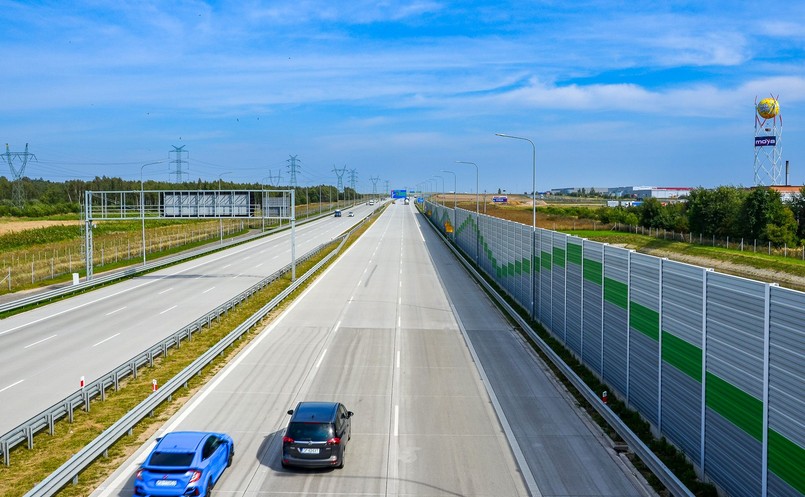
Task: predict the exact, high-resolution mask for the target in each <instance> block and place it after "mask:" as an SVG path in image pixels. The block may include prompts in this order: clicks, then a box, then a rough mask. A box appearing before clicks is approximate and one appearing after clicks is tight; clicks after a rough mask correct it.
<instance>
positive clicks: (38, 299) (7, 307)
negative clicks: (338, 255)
mask: <svg viewBox="0 0 805 497" xmlns="http://www.w3.org/2000/svg"><path fill="white" fill-rule="evenodd" d="M329 215H330V214H329V213H326V214H319V215H314V216H310V217H308V218H305V219H304V220H302V221H299V222H298V223H297V224H305V223H309V222H311V221H315V220H317V219H321V218H324V217H327V216H329ZM285 229H288V226H281V227H278V228H274V229H271V230H267V231H263V232H260V233H255V234H253V235H248V236H245V237H241V238H233V239H230V240H228V241H226V242H224V243H218V244H216V243H215V242H213V243H211V244H209V245H206V246H204V247H202V248H200V249H197V250H193V251H191V252H185V253H182V254H177V255H174V256H170V257H166V258H164V259H159V260H156V261H154V262H149V263H146V264H145V265H138V266H133V267H128V268H126V269H123V270H121V271H115V272H111V273H106V274H104V275H101V276H93V278H92V279H91V280H89V281H83V282H81V283H79V284H77V285H68V286H64V287H61V288H57V289H55V290H50V291H47V292H42V293H37V294H35V295H31V296H29V297H23V298H21V299H17V300H13V301H11V302H6V303H4V304H0V314H2V313H4V312H8V311H13V310H15V309H19V308H22V307H26V306H29V305H35V304H40V303H42V302H47V301H48V300H52V299H55V298H59V297H63V296H65V295H70V294H72V293H78V292H82V291H84V290H87V289H89V288H92V287H95V286H98V285H103V284H104V283H109V282H110V281H115V280H119V279H122V278H127V277H129V276H133V275H135V274H139V273H146V272H149V271H153V270H155V269H159V268H161V267H163V266H169V265H171V264H175V263H177V262H181V261H183V260H185V259H191V258H193V257H198V256H200V255H205V254H208V253H211V252H216V251H219V250H221V249H225V248H229V247H232V246H234V245H239V244H241V243H245V242H250V241H252V240H255V239H257V238H261V237H263V236H268V235H272V234H274V233H277V232H279V231H282V230H285Z"/></svg>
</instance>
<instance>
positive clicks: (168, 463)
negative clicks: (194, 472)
mask: <svg viewBox="0 0 805 497" xmlns="http://www.w3.org/2000/svg"><path fill="white" fill-rule="evenodd" d="M194 455H195V454H193V453H192V452H154V453H153V454H151V460H150V461H149V462H148V464H149V465H150V466H165V467H187V466H190V464H191V463H192V462H193V456H194Z"/></svg>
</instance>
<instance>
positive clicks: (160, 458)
mask: <svg viewBox="0 0 805 497" xmlns="http://www.w3.org/2000/svg"><path fill="white" fill-rule="evenodd" d="M234 455H235V444H234V442H233V441H232V438H231V437H230V436H229V435H227V434H225V433H211V432H198V431H176V432H173V433H168V434H167V435H165V436H164V437H162V438H160V439H158V440H157V445H156V447H154V450H152V451H151V453H150V454H149V455H148V457H147V458H146V459H145V462H144V463H143V465H142V466H140V470H139V471H138V472H137V478H136V479H135V480H134V495H139V496H149V497H150V496H154V497H156V496H190V495H193V496H205V497H206V496H208V495H209V494H210V491H211V490H212V487H213V485H215V482H217V481H218V478H220V477H221V474H223V472H224V470H225V469H226V468H228V467H229V466H231V465H232V457H233V456H234Z"/></svg>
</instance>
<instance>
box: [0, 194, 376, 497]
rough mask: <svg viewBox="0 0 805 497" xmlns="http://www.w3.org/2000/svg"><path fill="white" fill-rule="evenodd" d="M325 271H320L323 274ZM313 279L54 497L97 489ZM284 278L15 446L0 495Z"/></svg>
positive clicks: (144, 393) (119, 409) (91, 434)
mask: <svg viewBox="0 0 805 497" xmlns="http://www.w3.org/2000/svg"><path fill="white" fill-rule="evenodd" d="M380 212H382V210H381V211H378V212H376V213H375V214H373V215H372V216H370V217H369V218H368V221H367V222H365V223H363V225H361V226H359V227H358V228H356V229H355V230H354V231H353V232H352V234H351V235H350V237H349V239H348V240H347V242H346V243H345V245H344V247H343V249H342V250H344V249H346V248H347V247H348V246H349V245H351V244H352V243H354V242H355V240H357V239H358V238H359V237H360V236H361V235H362V234H363V232H364V231H366V230H367V229H368V228H369V226H371V224H372V223H373V222H374V221H375V220H376V219H377V217H378V216H379V214H380ZM336 247H337V243H336V242H334V243H333V244H331V245H330V246H328V247H327V249H326V250H323V251H322V252H321V253H319V254H317V255H316V256H315V257H313V258H311V259H309V260H307V261H305V262H304V263H301V264H299V266H298V267H297V270H298V271H299V273H300V274H303V273H304V272H306V271H308V270H309V269H310V268H311V267H313V266H314V265H315V264H316V263H318V262H319V261H320V260H321V259H323V258H324V257H325V256H326V255H327V254H329V253H330V252H331V251H332V250H334V249H335V248H336ZM334 261H335V259H333V260H332V261H330V262H329V263H328V264H327V265H325V266H324V267H322V268H321V269H320V272H321V271H323V270H324V269H325V268H326V267H327V266H328V265H329V264H332V263H333V262H334ZM313 281H315V278H311V279H309V280H307V281H306V282H305V283H304V284H302V285H300V287H299V288H298V289H297V290H296V291H294V292H293V293H292V294H291V295H290V296H289V297H288V298H287V299H286V300H285V301H284V302H283V303H282V304H280V305H279V306H278V307H277V308H276V309H274V310H273V311H272V312H271V313H269V315H268V316H266V318H265V319H263V321H262V322H261V323H260V324H259V325H258V326H256V327H255V328H254V329H252V330H250V331H249V332H248V333H246V334H244V335H243V336H242V337H241V339H240V340H238V341H237V342H235V344H234V345H233V346H232V347H230V348H229V349H228V350H227V351H226V352H225V353H224V354H222V355H221V356H219V357H218V358H216V359H215V360H214V361H213V362H212V363H210V365H208V366H207V367H206V368H205V369H204V370H203V371H202V372H201V373H200V374H198V375H196V376H195V377H193V379H192V380H190V381H189V382H188V387H187V388H186V389H181V390H179V391H177V392H176V393H175V394H174V396H173V399H172V400H171V401H168V402H165V403H163V404H161V405H160V406H159V407H158V408H157V409H155V410H154V413H153V415H152V416H151V417H149V418H146V419H144V420H143V421H142V422H140V423H139V424H138V425H137V426H136V427H135V428H134V430H133V432H132V434H131V435H127V436H124V437H122V438H121V439H120V440H118V441H117V443H115V444H114V445H113V446H112V447H111V448H110V449H109V451H108V454H107V457H103V458H100V459H98V460H96V461H95V462H94V463H93V464H92V465H91V466H90V467H89V468H87V469H86V470H85V471H84V472H83V473H82V474H81V475H80V477H79V483H78V484H77V485H68V486H67V487H65V488H63V489H62V490H61V491H60V492H59V493H58V494H57V495H59V496H63V497H74V496H83V495H89V494H90V493H91V492H92V491H93V490H94V488H95V487H97V485H98V484H100V483H101V482H103V481H104V480H105V479H106V478H107V477H108V476H109V475H110V474H111V473H112V472H113V471H114V470H115V469H116V468H117V467H119V466H120V464H122V462H123V461H125V459H126V458H128V457H129V456H130V455H131V454H132V453H133V452H134V451H135V450H136V449H137V448H138V447H139V446H141V445H142V444H143V442H144V441H145V440H147V439H148V437H149V436H150V435H151V434H153V433H154V432H155V431H156V430H157V429H158V428H159V427H160V426H162V425H163V424H164V423H165V422H166V421H167V420H168V419H169V418H170V417H171V416H172V415H173V414H174V413H175V412H176V411H178V409H179V408H181V406H182V405H184V403H185V402H187V400H188V399H190V397H192V396H193V394H195V393H196V392H197V391H198V390H199V389H200V388H201V387H202V386H204V384H205V383H206V382H207V381H209V380H210V379H211V378H212V377H213V376H214V375H215V374H216V373H217V372H218V371H219V370H220V369H221V368H223V367H224V366H225V365H226V364H227V362H228V361H229V360H230V359H231V358H233V357H234V356H235V354H237V352H239V351H240V350H241V349H242V348H243V347H245V346H246V345H247V344H248V343H249V342H250V341H251V340H252V339H253V338H254V337H256V336H257V334H259V332H260V331H261V330H262V328H263V327H264V324H266V323H268V322H270V321H271V320H272V319H273V318H275V317H276V316H277V315H278V314H279V313H280V312H282V310H283V309H284V308H285V307H286V306H287V305H288V304H289V303H290V302H291V301H292V300H293V299H294V298H296V297H297V296H298V295H299V294H300V293H301V292H302V291H303V290H304V289H305V288H306V287H307V286H308V285H310V284H311V283H312V282H313ZM290 283H291V281H290V275H286V276H284V277H283V278H280V279H278V280H277V281H275V282H273V283H271V284H270V285H268V286H267V287H266V288H264V289H263V290H261V291H260V292H257V293H255V294H254V295H253V296H252V297H251V298H250V299H248V300H246V301H245V302H243V303H242V304H241V305H239V306H238V307H236V308H235V309H233V310H232V311H230V312H229V313H228V314H226V315H224V316H222V317H221V318H220V319H219V320H217V321H216V322H214V323H213V324H212V325H211V326H210V328H208V329H205V330H204V331H202V332H200V333H197V334H195V335H194V336H193V338H192V339H190V340H187V341H185V342H182V344H181V346H180V347H178V348H175V349H171V351H170V352H169V354H168V355H167V356H166V357H160V358H158V359H157V360H156V361H154V366H153V367H145V368H142V369H141V370H140V371H139V372H138V375H137V378H136V379H134V378H128V379H127V380H125V381H124V382H122V383H121V387H120V389H119V390H118V391H117V392H115V391H109V392H107V396H106V400H105V401H101V400H95V401H93V402H92V403H91V408H90V412H85V411H76V412H75V417H74V421H73V423H68V422H67V421H65V420H62V421H60V422H58V423H56V430H55V434H54V435H53V436H50V435H49V434H48V433H46V432H40V433H38V434H37V435H36V436H34V448H33V449H31V450H28V449H27V448H25V447H24V446H19V447H17V448H15V449H14V450H12V451H11V466H10V467H5V466H0V495H3V496H5V497H18V496H22V495H24V494H25V493H26V492H27V491H28V490H30V489H31V488H33V487H34V485H36V483H38V482H39V481H41V480H42V479H44V478H45V477H46V476H48V475H49V474H51V473H52V472H53V471H55V470H56V469H57V468H58V467H59V466H61V465H62V464H63V463H64V462H65V461H67V460H68V459H69V458H70V457H72V456H73V455H74V454H75V453H76V452H78V451H79V450H81V449H82V448H83V447H84V446H86V445H87V444H88V443H89V442H91V441H92V440H94V439H95V438H96V437H97V436H98V435H100V433H102V432H103V431H104V430H105V429H107V428H108V427H109V426H111V425H112V424H113V423H115V422H116V421H117V420H118V419H120V418H121V417H122V416H123V415H124V414H125V413H127V412H128V411H130V410H131V409H132V408H134V407H135V406H136V405H137V404H139V403H140V402H142V401H143V400H144V399H145V398H147V397H148V395H150V392H151V380H152V379H154V378H155V379H157V380H158V381H159V383H160V384H164V383H165V382H167V381H168V380H169V379H170V378H172V377H174V376H175V375H176V374H178V373H179V372H180V371H182V370H183V369H184V368H185V367H187V366H188V365H189V364H190V363H192V362H193V361H194V360H195V359H196V358H198V357H199V356H200V355H201V354H203V353H204V352H205V351H207V350H208V349H209V348H210V347H212V346H213V345H215V344H216V343H218V341H220V340H221V339H222V338H223V337H225V336H226V335H227V334H229V333H230V332H231V331H232V330H233V329H235V328H236V327H237V326H238V325H239V324H240V323H242V322H243V321H244V320H246V319H247V318H248V317H249V316H251V315H252V314H254V313H255V312H256V311H257V310H259V309H260V308H261V307H262V306H263V305H265V304H266V303H267V302H268V301H270V300H271V299H272V298H274V297H275V296H276V295H277V294H279V293H280V292H281V291H282V290H283V289H285V288H287V286H288V285H290Z"/></svg>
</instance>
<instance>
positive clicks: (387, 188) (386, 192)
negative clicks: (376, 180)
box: [383, 179, 389, 195]
mask: <svg viewBox="0 0 805 497" xmlns="http://www.w3.org/2000/svg"><path fill="white" fill-rule="evenodd" d="M383 181H384V182H385V183H386V189H385V190H384V193H383V195H388V194H389V180H387V179H384V180H383Z"/></svg>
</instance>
